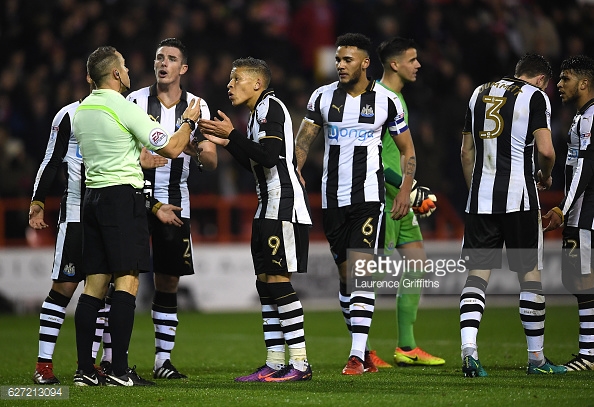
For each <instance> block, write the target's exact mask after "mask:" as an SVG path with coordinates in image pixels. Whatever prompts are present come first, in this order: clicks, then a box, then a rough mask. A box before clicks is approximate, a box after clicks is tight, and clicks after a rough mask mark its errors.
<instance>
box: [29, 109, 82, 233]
mask: <svg viewBox="0 0 594 407" xmlns="http://www.w3.org/2000/svg"><path fill="white" fill-rule="evenodd" d="M79 105H80V101H78V102H74V103H70V104H69V105H67V106H64V107H63V108H62V109H61V110H60V111H59V112H58V113H57V114H56V116H55V117H54V120H53V121H52V127H51V130H50V135H49V140H48V143H47V149H46V151H45V157H44V158H43V161H42V162H41V166H40V167H39V170H38V171H37V176H36V178H35V185H34V186H33V199H32V201H39V202H44V203H45V198H46V197H47V194H48V192H49V190H50V188H51V186H52V183H53V181H54V179H55V177H56V174H57V172H58V169H59V168H60V166H62V167H63V169H64V173H65V175H66V188H65V189H64V194H63V195H62V201H61V204H60V215H59V222H60V223H61V222H80V219H81V216H80V215H81V199H82V196H83V194H84V176H83V174H84V166H83V160H82V155H81V153H80V149H79V147H78V143H77V142H76V139H75V138H74V133H73V132H72V119H73V118H74V112H75V111H76V108H77V107H78V106H79Z"/></svg>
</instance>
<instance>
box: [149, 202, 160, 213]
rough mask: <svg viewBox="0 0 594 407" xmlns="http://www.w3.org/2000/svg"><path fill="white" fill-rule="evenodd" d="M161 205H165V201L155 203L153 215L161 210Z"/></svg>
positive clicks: (152, 210)
mask: <svg viewBox="0 0 594 407" xmlns="http://www.w3.org/2000/svg"><path fill="white" fill-rule="evenodd" d="M161 206H163V203H161V202H157V203H156V204H154V205H153V207H152V209H151V212H152V213H153V215H157V212H158V211H159V209H160V208H161Z"/></svg>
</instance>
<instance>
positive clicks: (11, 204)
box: [0, 0, 594, 309]
mask: <svg viewBox="0 0 594 407" xmlns="http://www.w3.org/2000/svg"><path fill="white" fill-rule="evenodd" d="M345 32H361V33H364V34H366V35H368V36H369V37H370V38H371V39H372V41H373V43H374V45H378V44H379V43H380V42H381V41H382V40H384V39H386V38H389V37H391V36H394V35H400V36H404V37H409V38H414V39H415V40H416V41H417V43H418V45H419V60H420V62H421V64H422V68H421V70H420V72H419V75H418V80H417V82H416V83H414V84H410V85H407V86H406V87H405V88H404V91H403V93H404V96H405V98H406V100H407V103H408V107H409V111H410V127H411V130H412V134H413V138H414V140H415V147H416V150H417V156H418V162H419V163H420V165H419V167H418V170H417V176H416V178H417V179H418V180H419V182H420V183H421V184H423V185H427V186H429V187H430V188H432V189H433V190H434V191H435V192H436V193H437V195H438V197H439V202H438V205H439V206H438V211H437V212H436V213H435V215H434V216H432V217H431V218H429V219H428V220H426V221H423V222H422V228H423V231H424V235H425V238H426V239H427V240H429V241H435V242H441V241H442V240H448V241H453V242H459V239H460V236H461V231H462V227H463V224H462V219H463V209H464V204H465V200H466V187H465V184H464V181H463V176H462V171H461V166H460V160H459V148H460V141H461V134H460V132H461V129H462V126H463V121H464V115H465V109H466V103H467V101H468V98H469V97H470V94H471V93H472V90H473V89H474V87H475V86H477V85H479V84H480V83H483V82H486V81H488V80H492V79H499V78H500V77H502V76H505V75H513V68H514V65H515V62H516V61H517V59H518V57H519V56H521V55H522V54H524V53H525V52H528V51H530V52H537V53H540V54H542V55H544V56H546V57H547V58H548V59H549V60H550V61H551V64H552V66H553V68H554V72H555V77H554V78H553V80H552V81H551V82H550V83H549V87H548V89H547V93H548V94H549V97H550V99H551V103H552V129H553V138H554V142H555V148H556V151H557V157H558V158H557V165H556V166H555V170H554V174H553V179H554V186H553V191H551V192H549V193H547V194H545V195H543V206H544V207H545V209H548V208H549V207H550V206H552V205H554V204H555V203H556V202H557V201H558V200H559V197H560V196H561V194H562V192H561V188H562V182H563V167H564V166H563V162H564V155H565V141H564V135H565V134H566V132H567V129H568V128H569V124H570V122H571V118H572V116H573V113H574V112H573V111H572V110H571V109H569V108H565V107H562V106H561V105H560V99H559V97H558V94H557V92H556V82H557V80H558V78H557V75H558V74H559V65H560V62H561V61H562V60H563V59H564V58H566V57H568V56H570V55H576V54H579V53H585V54H588V55H593V51H594V50H593V47H594V2H593V1H590V0H581V1H577V0H565V1H563V2H559V1H554V0H548V1H529V0H525V1H522V0H425V1H418V0H334V1H332V0H303V1H296V0H260V1H258V0H253V1H249V0H228V1H216V0H193V1H189V0H188V1H167V0H127V1H123V0H87V1H85V0H60V1H43V0H27V1H22V0H5V1H3V2H2V4H1V5H0V38H1V39H2V44H3V46H4V49H5V51H4V52H5V57H4V64H2V67H0V174H1V176H0V257H2V258H3V260H4V261H2V262H0V263H2V265H0V278H5V279H12V280H14V278H13V276H15V275H20V274H19V273H27V272H30V271H31V269H35V270H36V267H38V268H39V270H37V271H36V272H35V273H34V274H32V276H31V278H32V279H33V278H37V279H38V280H37V281H38V282H39V281H46V283H47V284H45V283H44V284H40V283H38V285H39V286H42V288H43V291H46V290H47V286H49V279H48V277H49V276H48V275H49V264H51V254H52V245H53V243H54V236H55V227H50V228H49V229H48V230H46V231H43V232H41V233H37V232H33V231H32V230H31V229H29V228H28V227H27V212H28V203H29V200H30V197H31V193H32V187H33V182H34V177H35V173H36V171H37V168H38V166H39V163H40V162H41V160H42V158H43V155H44V151H45V146H46V143H47V137H48V134H49V128H50V123H51V120H52V118H53V116H54V115H55V113H56V112H57V111H58V110H59V109H60V108H61V107H62V106H64V105H65V104H67V103H70V102H71V101H73V100H76V99H79V98H81V97H84V96H85V95H86V94H87V93H88V85H87V84H86V81H85V72H86V69H85V63H86V58H87V56H88V55H89V54H90V52H92V51H93V50H94V49H96V48H97V47H98V46H100V45H113V46H115V47H116V48H117V49H118V50H119V51H121V52H122V54H123V55H124V57H125V58H126V63H127V66H128V68H129V69H130V77H131V79H132V88H133V89H137V88H140V87H143V86H147V85H149V84H151V83H153V82H154V75H153V72H152V60H153V56H154V49H155V45H156V44H157V42H158V41H159V40H161V39H163V38H166V37H178V38H180V39H182V40H183V42H184V43H185V44H186V45H187V47H188V51H189V71H188V73H187V74H186V75H185V78H184V79H183V80H182V83H183V85H184V87H186V88H187V89H188V90H190V91H192V92H193V93H195V94H197V95H199V96H201V97H203V98H204V99H205V100H206V101H207V103H208V104H209V106H210V109H211V111H216V110H217V109H220V110H223V111H224V112H226V113H227V114H229V115H230V116H231V117H232V119H233V121H234V123H235V124H236V126H237V127H238V128H240V129H241V128H243V127H244V126H245V120H246V119H247V112H245V111H240V110H236V109H233V108H232V107H231V106H230V103H229V101H228V99H227V95H226V88H225V86H226V84H227V81H228V77H229V76H228V75H229V71H230V64H231V62H232V61H233V60H234V59H235V58H238V57H243V56H247V55H251V56H254V57H258V58H262V59H265V60H266V61H267V62H268V63H269V64H270V66H271V68H272V71H273V81H272V86H273V87H274V88H275V90H276V92H277V94H278V95H279V96H280V98H281V99H283V100H284V101H285V102H286V103H287V105H288V107H289V110H290V112H291V114H292V116H293V123H294V126H295V128H297V127H298V126H299V123H300V121H301V118H302V117H303V116H304V113H305V105H306V102H307V99H308V97H309V95H310V94H311V92H312V91H313V90H314V89H315V88H316V87H317V86H319V85H321V84H324V83H328V82H331V81H334V80H335V79H336V73H335V71H334V63H333V55H334V45H333V44H334V42H335V39H336V37H337V36H338V35H340V34H343V33H345ZM371 73H372V74H373V75H374V77H379V76H380V75H381V67H380V65H379V61H378V60H377V57H376V56H375V55H373V56H372V66H371ZM219 152H220V156H219V157H220V158H219V168H218V169H217V170H216V171H214V172H211V173H202V174H199V173H198V172H194V173H193V176H192V177H191V179H190V188H191V192H192V193H193V194H195V195H194V196H193V199H192V207H193V210H192V233H193V238H194V241H195V243H196V246H197V247H199V246H200V245H201V244H213V245H214V246H212V247H217V245H220V244H221V243H240V244H241V243H243V244H245V242H247V241H248V239H249V231H250V228H249V225H250V220H251V217H252V216H253V211H254V208H255V194H254V187H253V185H254V184H253V180H252V176H251V174H249V173H248V172H246V171H244V170H243V169H242V168H240V167H239V166H238V165H236V163H235V162H234V160H233V159H232V158H231V157H230V156H229V155H228V154H227V153H226V152H225V151H224V150H222V149H219ZM322 152H323V141H322V140H321V137H319V138H318V140H317V143H316V145H315V148H314V150H313V151H312V152H311V153H310V157H309V159H308V162H307V164H306V166H305V168H304V177H305V179H306V181H307V189H308V192H309V193H310V196H311V199H312V209H314V222H315V223H316V225H317V226H315V227H314V229H313V234H312V238H313V239H312V240H314V241H315V242H319V244H321V245H323V244H324V243H323V242H324V239H323V234H322V232H321V227H320V226H319V225H320V224H321V219H320V216H321V215H320V210H319V207H320V205H319V202H320V201H319V190H320V174H321V167H322V162H321V158H322ZM62 189H63V187H62V184H61V183H60V182H56V185H55V187H54V190H53V196H54V198H52V199H50V200H49V201H48V206H47V207H48V211H47V212H48V213H47V218H48V220H49V222H48V223H50V224H52V226H53V225H54V224H55V223H56V222H55V219H56V214H57V207H58V205H57V203H58V197H59V196H60V194H61V192H62ZM548 237H549V238H551V239H550V240H553V239H558V237H559V234H553V235H549V236H548ZM438 244H439V243H438ZM554 244H558V240H555V241H554ZM209 247H210V246H209ZM32 248H36V249H32ZM48 253H49V254H48ZM15 255H16V256H17V257H19V258H20V259H23V261H19V262H17V263H11V262H10V261H8V260H10V259H12V258H13V257H14V256H15ZM48 259H49V260H48ZM31 261H35V262H36V264H37V265H31V264H30V263H28V262H31ZM248 266H249V264H248ZM27 308H28V307H27V306H25V307H24V309H27Z"/></svg>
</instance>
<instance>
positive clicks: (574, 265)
mask: <svg viewBox="0 0 594 407" xmlns="http://www.w3.org/2000/svg"><path fill="white" fill-rule="evenodd" d="M562 258H563V260H562V264H561V270H563V273H564V274H565V273H567V274H571V275H576V276H580V275H586V274H590V273H591V270H592V266H593V264H592V258H593V256H592V231H591V230H589V229H580V228H576V227H571V226H567V227H565V228H564V229H563V256H562Z"/></svg>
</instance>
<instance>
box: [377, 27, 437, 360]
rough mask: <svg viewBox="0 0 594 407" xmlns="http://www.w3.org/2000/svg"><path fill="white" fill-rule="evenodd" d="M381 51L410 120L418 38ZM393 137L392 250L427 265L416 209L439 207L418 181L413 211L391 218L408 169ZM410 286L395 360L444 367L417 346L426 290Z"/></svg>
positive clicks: (401, 299) (389, 189)
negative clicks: (406, 92) (407, 97)
mask: <svg viewBox="0 0 594 407" xmlns="http://www.w3.org/2000/svg"><path fill="white" fill-rule="evenodd" d="M377 53H378V56H379V59H380V61H381V63H382V65H383V69H384V73H383V76H382V79H381V81H378V85H380V86H383V87H384V88H386V89H388V90H390V91H391V92H393V93H394V95H395V98H396V99H397V100H395V101H396V105H397V106H398V104H399V103H398V101H400V103H401V104H402V109H403V111H404V115H405V121H406V122H407V123H408V109H407V107H406V103H405V102H404V98H403V97H402V94H401V93H400V92H401V90H402V88H403V86H404V84H405V83H407V82H414V81H415V80H416V74H417V70H418V69H419V68H420V67H421V64H420V63H419V61H418V60H417V50H416V45H415V43H414V41H413V40H408V39H404V38H399V37H396V38H393V39H391V40H388V41H385V42H383V43H382V44H381V45H380V46H379V47H378V49H377ZM390 138H391V136H390V133H389V132H387V131H386V133H385V134H384V137H383V140H382V144H383V150H382V161H383V165H384V174H385V179H386V205H385V212H386V217H385V219H386V225H385V249H386V253H391V252H392V251H393V250H394V248H396V249H398V252H399V254H400V255H401V256H406V259H409V260H415V259H418V260H422V261H423V264H424V262H425V260H426V254H425V249H424V247H423V236H422V235H421V229H420V228H419V223H418V221H417V216H415V213H416V214H417V215H418V216H419V217H426V216H429V215H431V213H432V212H433V211H434V210H435V200H436V199H435V196H434V195H432V194H431V191H429V189H427V188H425V187H419V186H418V185H416V184H413V189H412V193H411V198H412V199H411V209H410V212H409V213H408V214H407V215H406V216H404V217H403V218H402V219H400V220H394V219H392V218H391V216H390V214H391V210H392V203H393V201H394V197H395V196H396V195H397V194H398V192H399V191H400V189H399V186H400V184H401V182H402V175H401V174H402V169H401V168H400V151H398V148H397V147H396V143H394V142H392V140H391V139H390ZM413 264H416V263H413ZM420 278H422V270H412V271H411V270H409V272H407V273H403V274H402V277H401V279H409V280H414V279H420ZM401 283H402V281H401ZM407 286H408V287H410V288H404V287H403V286H402V284H401V286H400V288H399V290H398V295H397V298H396V310H397V318H398V345H397V347H396V349H395V350H394V363H396V364H397V365H399V366H411V365H424V366H427V365H443V364H444V363H445V360H443V359H442V358H439V357H436V356H432V355H430V354H429V353H427V352H425V351H423V350H422V349H421V348H419V347H418V346H417V343H416V341H415V336H414V331H413V327H414V323H415V321H416V319H417V309H418V307H419V300H420V298H421V288H413V287H416V285H415V284H407ZM419 287H420V286H419ZM370 355H371V357H372V358H373V360H374V362H375V364H376V366H377V367H391V366H390V365H389V364H388V363H386V362H384V361H383V360H381V359H380V358H379V357H378V356H377V354H376V353H375V351H371V352H370Z"/></svg>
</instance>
